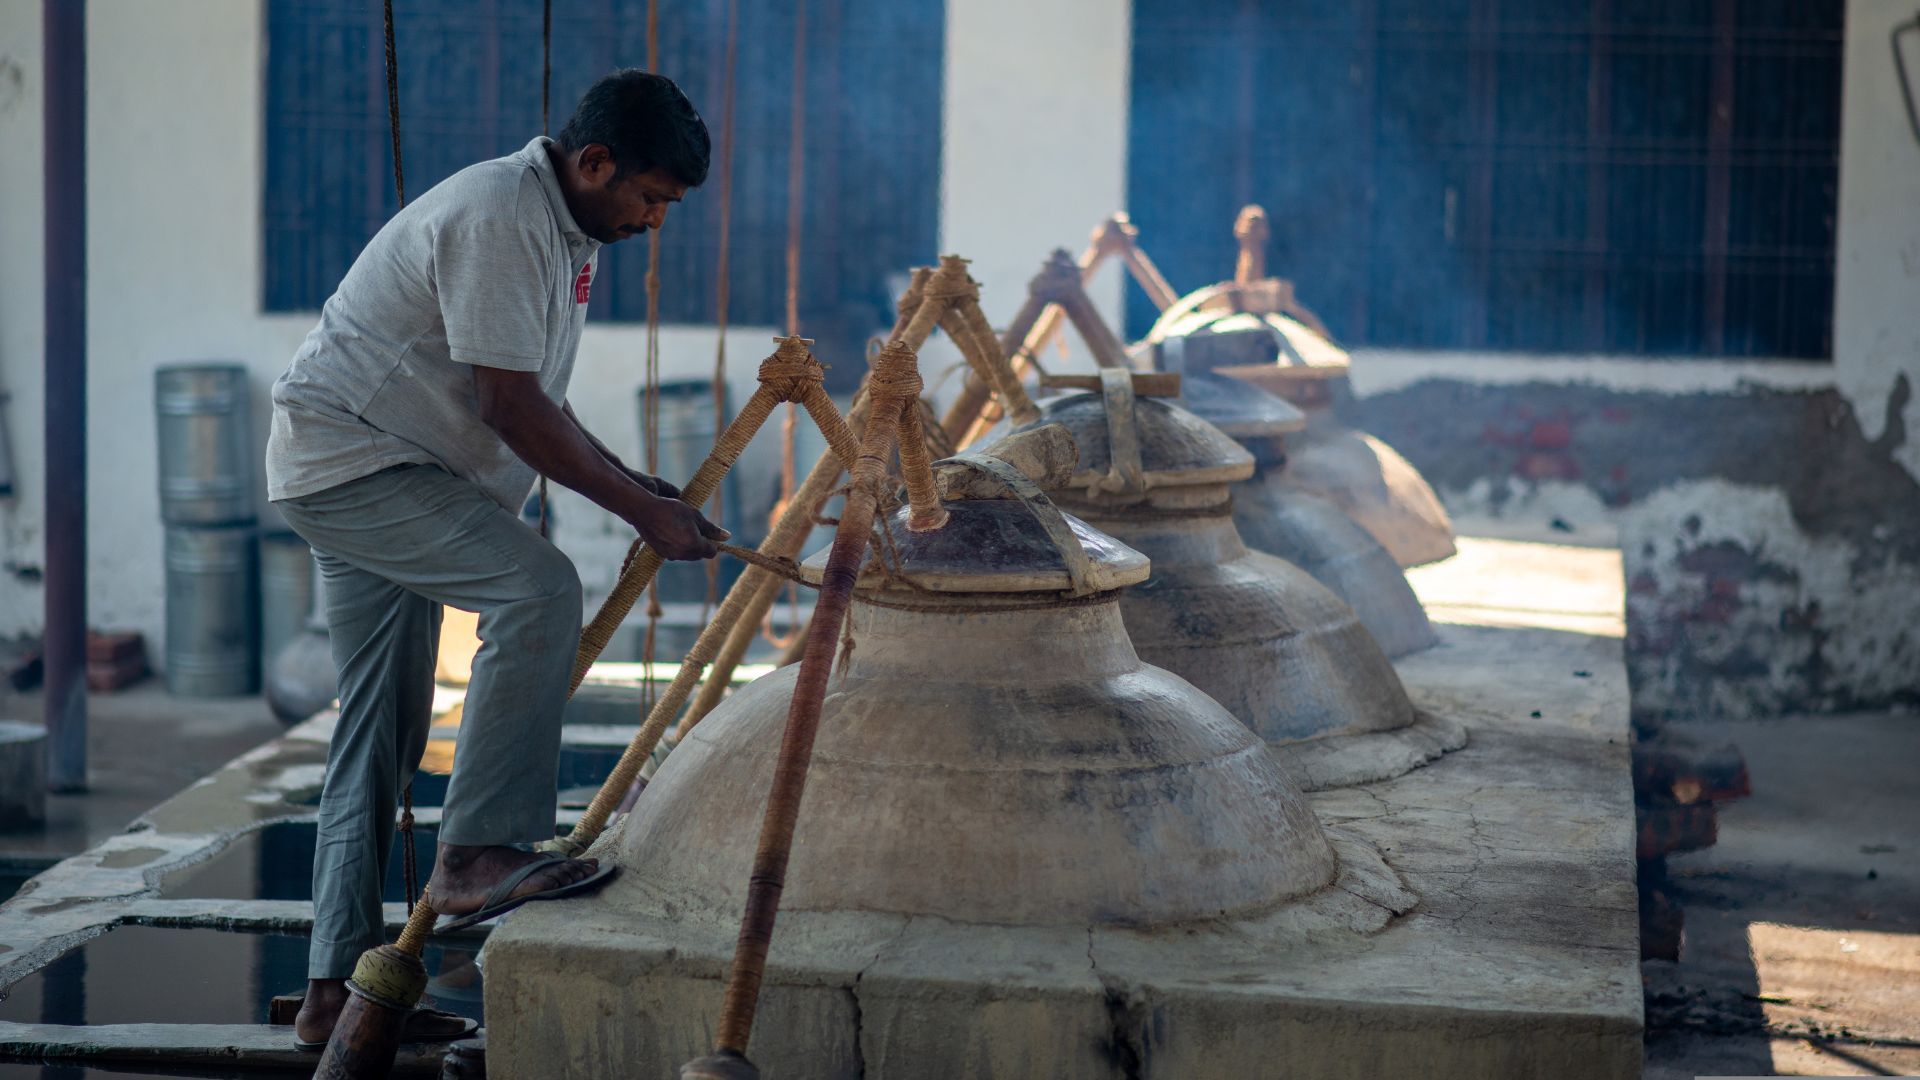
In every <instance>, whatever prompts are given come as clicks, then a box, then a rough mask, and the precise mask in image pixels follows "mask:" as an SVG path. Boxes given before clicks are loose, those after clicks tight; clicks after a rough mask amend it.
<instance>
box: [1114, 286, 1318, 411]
mask: <svg viewBox="0 0 1920 1080" xmlns="http://www.w3.org/2000/svg"><path fill="white" fill-rule="evenodd" d="M1257 284H1258V283H1256V285H1257ZM1251 288H1253V287H1252V286H1243V285H1235V284H1232V283H1228V284H1224V285H1216V286H1212V287H1210V288H1207V289H1201V290H1199V291H1198V292H1194V293H1190V294H1188V295H1187V296H1184V297H1182V298H1181V299H1180V300H1179V301H1178V302H1176V303H1175V304H1174V305H1173V306H1172V307H1169V308H1168V309H1167V310H1166V311H1165V312H1164V313H1163V314H1162V315H1161V316H1160V319H1159V321H1157V322H1155V323H1154V325H1153V329H1152V330H1150V331H1148V333H1147V336H1146V338H1145V339H1144V340H1143V341H1142V343H1141V345H1140V349H1141V350H1142V351H1144V352H1146V353H1148V354H1149V355H1150V357H1151V359H1152V362H1153V366H1154V367H1156V368H1159V369H1160V370H1162V371H1179V372H1183V373H1200V372H1218V373H1220V374H1226V375H1232V376H1233V377H1235V378H1238V379H1244V380H1246V381H1248V382H1251V383H1253V384H1255V385H1257V386H1268V387H1273V386H1284V385H1286V384H1290V383H1294V382H1298V381H1301V380H1310V379H1332V378H1340V377H1342V376H1344V375H1346V374H1347V370H1348V367H1349V365H1350V363H1351V361H1350V358H1349V357H1348V356H1347V352H1346V350H1345V349H1342V348H1340V347H1339V346H1338V345H1335V344H1334V343H1333V342H1332V341H1331V340H1329V339H1328V338H1327V337H1326V336H1324V335H1322V334H1320V333H1318V332H1316V331H1315V330H1314V329H1313V328H1312V327H1310V326H1308V325H1307V324H1306V323H1304V322H1301V321H1300V320H1299V319H1295V318H1293V317H1291V316H1289V315H1285V314H1282V313H1280V312H1277V311H1272V310H1266V309H1265V308H1266V305H1265V303H1264V301H1262V300H1261V299H1260V298H1259V297H1258V296H1255V295H1250V294H1249V290H1250V289H1251Z"/></svg>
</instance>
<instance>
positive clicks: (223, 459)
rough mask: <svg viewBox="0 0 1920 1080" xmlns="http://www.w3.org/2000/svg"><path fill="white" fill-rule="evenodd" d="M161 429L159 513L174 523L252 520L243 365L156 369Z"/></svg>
mask: <svg viewBox="0 0 1920 1080" xmlns="http://www.w3.org/2000/svg"><path fill="white" fill-rule="evenodd" d="M153 391H154V410H155V412H156V413H157V414H158V415H157V419H158V424H157V428H158V431H159V435H160V517H161V520H163V521H165V522H166V523H167V524H169V525H229V524H233V523H236V522H243V521H252V520H253V514H254V492H253V462H254V456H255V455H254V450H253V432H252V427H251V424H250V422H249V420H248V414H247V370H246V368H244V367H241V366H240V365H239V364H194V365H177V366H172V367H163V368H161V369H160V370H159V371H157V372H155V373H154V379H153Z"/></svg>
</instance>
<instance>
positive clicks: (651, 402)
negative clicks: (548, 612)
mask: <svg viewBox="0 0 1920 1080" xmlns="http://www.w3.org/2000/svg"><path fill="white" fill-rule="evenodd" d="M647 70H648V71H654V72H657V71H659V70H660V4H659V0H647ZM646 357H647V359H646V390H645V393H644V395H643V400H642V404H641V409H640V411H641V413H642V414H643V415H642V421H641V424H642V427H644V428H645V431H644V432H643V437H644V439H645V442H646V461H647V472H648V473H649V474H651V475H656V476H657V475H659V472H660V230H658V229H655V230H653V233H652V235H651V236H650V237H649V238H648V243H647V339H646ZM705 501H706V500H705V499H704V498H703V499H702V500H701V503H704V502H705ZM696 505H699V504H696ZM656 573H657V568H656ZM663 614H664V612H663V611H662V609H661V607H660V586H659V583H658V582H657V581H650V582H649V587H648V589H647V633H646V637H645V638H644V639H643V640H642V642H641V644H640V663H641V677H640V701H641V705H642V707H643V708H644V707H645V705H646V703H647V700H648V699H649V698H650V697H651V696H652V694H653V660H654V646H655V644H656V643H657V640H658V638H659V634H660V616H661V615H663Z"/></svg>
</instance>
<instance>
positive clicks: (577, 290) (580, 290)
mask: <svg viewBox="0 0 1920 1080" xmlns="http://www.w3.org/2000/svg"><path fill="white" fill-rule="evenodd" d="M591 292H593V264H592V263H587V264H586V265H585V266H582V267H581V268H580V276H579V277H577V278H574V279H573V302H574V303H576V304H584V303H586V302H587V296H588V294H590V293H591Z"/></svg>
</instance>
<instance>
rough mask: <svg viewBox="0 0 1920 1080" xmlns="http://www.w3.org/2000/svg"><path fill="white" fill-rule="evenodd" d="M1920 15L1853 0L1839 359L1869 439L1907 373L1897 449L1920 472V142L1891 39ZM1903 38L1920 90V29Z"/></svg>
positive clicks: (1908, 6) (1889, 2)
mask: <svg viewBox="0 0 1920 1080" xmlns="http://www.w3.org/2000/svg"><path fill="white" fill-rule="evenodd" d="M1914 12H1915V8H1914V5H1913V4H1912V3H1910V2H1907V0H1847V46H1846V74H1845V80H1844V87H1843V98H1842V102H1843V103H1842V115H1841V127H1840V220H1839V246H1840V252H1839V260H1838V263H1839V265H1838V266H1837V267H1836V270H1837V280H1836V282H1835V298H1834V335H1833V337H1834V341H1833V352H1834V356H1833V360H1834V368H1835V375H1836V377H1837V378H1838V380H1839V383H1840V388H1841V390H1842V391H1843V392H1844V393H1845V394H1846V395H1847V397H1848V398H1849V399H1851V400H1852V402H1853V408H1854V412H1855V413H1856V414H1857V415H1858V416H1859V418H1860V426H1861V428H1862V430H1863V431H1864V432H1865V433H1866V435H1867V437H1868V438H1875V437H1878V436H1879V435H1880V433H1881V431H1882V430H1883V429H1884V428H1885V426H1886V408H1887V398H1888V395H1889V394H1890V393H1891V392H1892V389H1893V385H1894V382H1895V380H1896V379H1898V378H1899V376H1900V375H1902V374H1905V375H1906V376H1907V378H1908V380H1909V382H1910V383H1911V384H1912V386H1913V391H1914V395H1915V398H1916V400H1914V401H1910V402H1909V403H1908V404H1907V407H1906V414H1905V419H1906V425H1907V443H1906V445H1905V446H1902V447H1900V448H1898V449H1897V450H1896V451H1895V454H1896V456H1897V457H1898V458H1899V460H1900V462H1901V463H1902V464H1904V465H1905V466H1906V468H1907V471H1909V472H1911V473H1913V474H1914V475H1915V476H1920V141H1916V139H1915V136H1914V133H1913V131H1912V129H1911V127H1910V126H1909V125H1908V122H1907V111H1906V109H1907V107H1906V105H1905V103H1904V102H1903V101H1902V95H1901V90H1900V78H1899V75H1898V73H1897V72H1896V70H1895V69H1894V63H1893V53H1892V50H1891V49H1889V48H1888V44H1887V35H1888V33H1889V32H1890V31H1892V29H1893V28H1894V27H1895V26H1896V25H1899V24H1901V23H1911V22H1912V21H1913V20H1914ZM1903 44H1904V45H1905V47H1906V49H1907V50H1908V52H1907V60H1908V63H1909V64H1911V65H1912V66H1911V67H1909V69H1908V71H1907V75H1908V77H1909V78H1910V79H1913V80H1915V83H1914V89H1915V91H1916V92H1920V29H1916V30H1914V31H1912V32H1910V33H1908V34H1907V35H1905V41H1904V43H1903Z"/></svg>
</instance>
